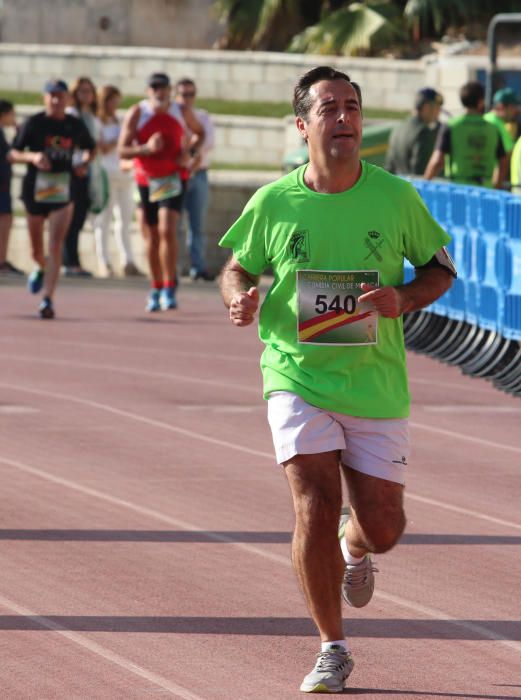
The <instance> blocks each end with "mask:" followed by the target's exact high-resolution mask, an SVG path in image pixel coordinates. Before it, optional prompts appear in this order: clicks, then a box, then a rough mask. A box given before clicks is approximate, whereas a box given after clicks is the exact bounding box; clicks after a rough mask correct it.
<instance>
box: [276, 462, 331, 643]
mask: <svg viewBox="0 0 521 700" xmlns="http://www.w3.org/2000/svg"><path fill="white" fill-rule="evenodd" d="M284 467H285V470H286V476H287V479H288V482H289V485H290V489H291V494H292V497H293V506H294V509H295V516H296V525H295V532H294V535H293V544H292V557H293V566H294V567H295V571H296V573H297V577H298V579H299V582H300V585H301V587H302V591H303V593H304V596H305V598H306V603H307V605H308V608H309V611H310V613H311V616H312V618H313V620H314V621H315V624H316V625H317V627H318V630H319V632H320V637H321V640H322V641H323V642H326V641H335V640H340V639H343V638H344V632H343V629H342V613H341V598H340V586H341V582H342V576H343V571H344V561H343V558H342V554H341V551H340V546H339V543H338V520H339V517H340V508H341V505H342V485H341V477H340V468H339V455H338V452H336V451H334V452H324V453H320V454H314V455H296V456H295V457H293V458H292V459H290V460H288V461H287V462H285V463H284Z"/></svg>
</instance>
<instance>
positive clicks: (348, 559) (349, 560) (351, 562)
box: [340, 537, 364, 566]
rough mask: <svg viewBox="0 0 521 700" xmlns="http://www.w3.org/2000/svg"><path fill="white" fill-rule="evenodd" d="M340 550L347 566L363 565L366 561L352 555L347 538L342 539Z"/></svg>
mask: <svg viewBox="0 0 521 700" xmlns="http://www.w3.org/2000/svg"><path fill="white" fill-rule="evenodd" d="M340 549H341V550H342V554H343V555H344V560H345V563H346V564H349V565H350V566H354V565H356V564H361V563H362V562H363V561H364V557H354V556H353V555H352V554H351V552H350V551H349V550H348V548H347V542H346V538H345V537H342V539H341V540H340Z"/></svg>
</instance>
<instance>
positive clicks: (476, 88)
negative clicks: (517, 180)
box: [424, 82, 508, 189]
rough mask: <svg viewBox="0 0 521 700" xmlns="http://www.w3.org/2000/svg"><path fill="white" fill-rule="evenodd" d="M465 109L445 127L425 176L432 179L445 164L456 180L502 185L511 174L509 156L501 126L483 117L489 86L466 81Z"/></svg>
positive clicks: (463, 182)
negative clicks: (500, 130)
mask: <svg viewBox="0 0 521 700" xmlns="http://www.w3.org/2000/svg"><path fill="white" fill-rule="evenodd" d="M460 100H461V103H462V105H463V107H464V108H465V113H464V114H462V115H460V116H458V117H453V118H452V119H450V120H449V121H448V122H447V124H446V125H444V126H443V127H442V129H441V130H440V133H439V135H438V140H437V142H436V146H435V148H434V153H433V154H432V156H431V159H430V160H429V163H428V165H427V168H426V169H425V174H424V177H425V179H426V180H432V179H433V178H434V177H436V176H437V175H438V174H439V173H440V172H441V170H442V169H443V168H445V176H446V177H448V178H449V179H450V180H452V182H459V183H462V184H467V185H482V186H483V187H495V188H497V189H501V188H502V187H503V183H504V182H505V180H506V178H507V174H508V173H507V168H508V164H507V158H506V154H505V148H504V146H503V142H502V140H501V135H500V133H499V130H498V128H497V126H495V125H494V124H491V123H490V122H488V121H486V120H485V119H484V117H483V112H484V106H485V90H484V89H483V86H482V85H481V83H478V82H469V83H465V85H463V87H462V88H461V90H460Z"/></svg>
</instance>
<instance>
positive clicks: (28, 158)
mask: <svg viewBox="0 0 521 700" xmlns="http://www.w3.org/2000/svg"><path fill="white" fill-rule="evenodd" d="M68 98H69V93H68V88H67V84H66V83H65V82H64V81H63V80H49V81H48V82H47V83H46V84H45V87H44V104H45V111H43V112H39V113H37V114H35V115H34V116H32V117H30V118H29V119H28V120H27V121H26V122H25V123H24V124H23V126H22V128H21V129H20V131H19V132H18V134H17V135H16V138H15V140H14V143H13V148H12V150H11V160H12V161H13V162H14V163H25V164H26V165H27V173H26V175H25V177H24V179H23V183H22V201H23V203H24V206H25V209H26V211H27V226H28V229H29V235H30V238H31V248H32V251H31V252H32V257H33V260H34V261H35V263H36V268H35V269H34V270H33V272H32V273H31V274H30V275H29V279H28V288H29V291H30V292H32V293H33V294H37V293H38V292H39V291H40V290H41V289H42V288H43V290H44V296H43V300H42V303H41V304H40V308H39V311H40V316H41V318H54V305H53V296H54V291H55V289H56V284H57V281H58V275H59V272H60V261H61V258H62V246H63V240H64V238H65V235H66V234H67V231H68V228H69V225H70V222H71V219H72V213H73V206H74V205H73V203H72V201H71V176H72V173H73V171H75V172H76V174H78V171H80V172H85V171H86V170H87V167H88V163H89V161H90V160H91V159H92V157H93V155H94V151H95V148H96V144H95V142H94V139H93V138H92V137H91V135H90V133H89V132H88V130H87V128H86V127H85V124H84V123H83V122H82V121H81V120H80V119H77V118H76V117H74V116H72V115H71V114H67V113H66V111H65V108H66V106H67V101H68ZM75 151H76V152H77V153H79V156H80V157H79V158H78V162H77V164H76V165H75V164H74V163H73V155H74V153H75ZM46 219H48V220H49V258H48V261H47V266H46V264H45V263H46V261H45V257H44V245H43V233H44V224H45V220H46Z"/></svg>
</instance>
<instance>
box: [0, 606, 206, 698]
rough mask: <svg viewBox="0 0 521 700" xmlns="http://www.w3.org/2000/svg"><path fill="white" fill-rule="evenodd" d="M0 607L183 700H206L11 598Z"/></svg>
mask: <svg viewBox="0 0 521 700" xmlns="http://www.w3.org/2000/svg"><path fill="white" fill-rule="evenodd" d="M0 605H1V606H3V607H4V608H6V609H7V610H10V611H11V612H14V613H15V614H16V615H21V616H22V617H26V618H29V619H30V620H31V621H32V622H35V623H36V624H37V625H40V626H41V627H42V629H46V630H50V631H51V632H56V633H57V634H59V635H60V636H62V637H65V638H66V639H68V640H69V641H70V642H73V643H74V644H76V645H77V646H80V647H83V649H87V650H88V651H90V652H91V653H93V654H95V655H96V656H100V657H101V658H103V659H105V660H106V661H110V662H111V663H113V664H115V665H116V666H119V667H120V668H122V669H123V670H124V671H128V672H130V673H132V674H134V675H135V676H139V677H140V678H143V679H144V680H147V681H149V682H150V683H152V684H153V685H155V686H157V687H158V688H161V690H167V691H169V692H170V693H173V694H174V695H175V696H177V697H179V698H183V700H205V699H204V698H202V697H201V696H200V695H196V694H195V693H192V692H191V691H190V690H188V689H187V688H183V687H182V686H180V685H177V683H172V682H171V681H169V680H168V679H167V678H163V676H160V675H158V674H157V673H153V672H152V671H149V670H147V669H146V668H143V667H142V666H138V664H135V663H134V662H133V661H130V660H129V659H126V658H125V657H124V656H120V655H119V654H116V653H114V652H113V651H110V649H107V648H106V647H104V646H102V645H101V644H98V643H97V642H94V641H92V640H91V639H89V638H88V637H84V636H83V635H82V634H79V633H78V632H71V631H70V630H68V629H67V628H66V627H63V626H62V625H59V624H57V623H56V622H54V620H50V619H49V618H48V617H45V616H44V615H38V614H37V613H35V612H33V611H32V610H29V609H28V608H26V607H23V606H22V605H18V603H15V602H13V601H12V600H10V599H9V598H6V597H5V596H3V595H1V594H0Z"/></svg>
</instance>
